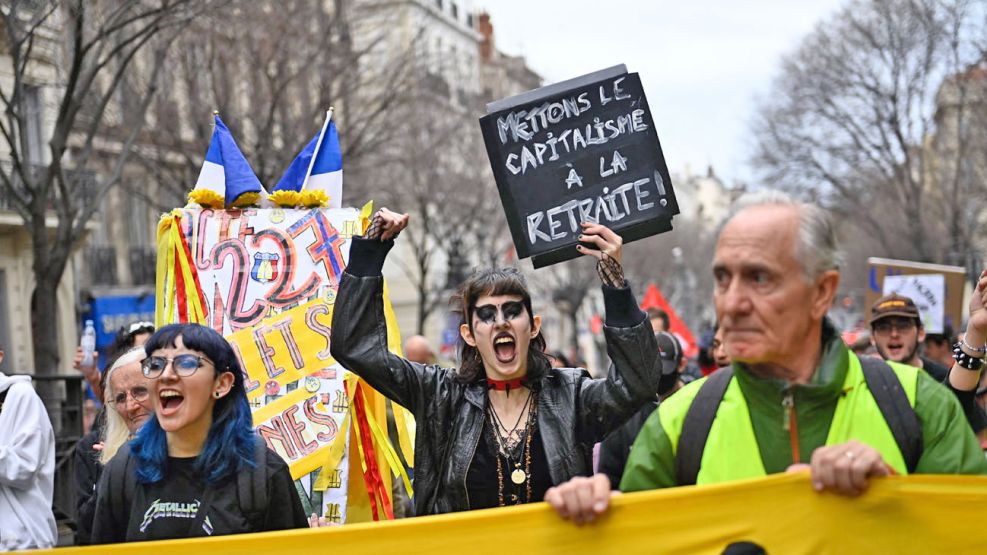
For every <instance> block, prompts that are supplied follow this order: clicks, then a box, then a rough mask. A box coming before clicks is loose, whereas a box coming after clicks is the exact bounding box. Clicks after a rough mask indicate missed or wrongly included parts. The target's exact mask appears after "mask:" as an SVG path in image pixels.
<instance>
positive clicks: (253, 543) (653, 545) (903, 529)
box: [36, 474, 987, 555]
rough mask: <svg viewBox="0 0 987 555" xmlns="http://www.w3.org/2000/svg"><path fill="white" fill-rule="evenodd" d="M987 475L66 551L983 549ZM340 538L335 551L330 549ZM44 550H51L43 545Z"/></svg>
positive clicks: (770, 485)
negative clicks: (596, 510) (587, 515)
mask: <svg viewBox="0 0 987 555" xmlns="http://www.w3.org/2000/svg"><path fill="white" fill-rule="evenodd" d="M985 501H987V477H966V476H907V477H892V478H886V479H881V480H875V481H874V483H873V485H872V487H871V489H870V491H868V492H867V493H866V494H864V495H863V496H861V497H859V498H856V499H850V498H847V497H841V496H838V495H834V494H829V493H823V494H818V493H815V492H814V491H813V490H812V488H811V486H810V484H809V479H808V475H807V474H779V475H774V476H770V477H767V478H762V479H759V480H748V481H743V482H734V483H730V484H720V485H712V486H699V487H688V488H674V489H667V490H658V491H651V492H641V493H633V494H626V495H621V496H618V497H617V498H615V499H614V502H613V507H612V509H611V511H610V513H609V514H608V515H607V516H606V517H605V518H603V519H601V520H600V521H599V522H597V523H594V524H592V525H587V526H582V527H577V526H575V525H573V524H571V523H569V522H566V521H563V520H562V519H560V518H559V517H558V516H556V515H555V513H554V512H553V511H552V510H551V509H550V508H549V507H548V506H547V505H545V504H544V503H535V504H532V505H526V506H521V507H511V508H506V509H489V510H483V511H472V512H464V513H454V514H448V515H440V516H432V517H421V518H412V519H406V520H397V521H391V522H381V523H366V524H352V525H346V526H342V527H337V528H321V529H318V530H309V529H305V530H291V531H287V532H267V533H263V534H244V535H237V536H224V537H217V538H207V539H200V540H190V539H183V540H172V541H168V542H151V543H133V544H126V545H117V546H94V547H85V548H68V549H59V550H58V552H59V553H64V554H65V555H72V554H76V553H78V554H79V555H83V554H90V553H91V554H97V553H98V554H107V555H128V554H133V555H139V554H143V553H149V552H154V553H178V552H181V553H206V552H208V553H211V554H219V553H264V554H265V555H296V554H298V553H317V552H322V551H326V550H327V549H329V550H330V551H332V552H333V553H345V554H346V555H359V554H361V553H366V554H368V555H369V554H374V555H376V554H379V553H391V554H398V553H458V552H460V551H466V552H468V553H470V555H504V553H506V552H510V553H560V554H562V553H566V554H568V553H592V554H600V553H620V554H621V555H632V554H635V553H649V554H650V553H722V552H723V550H724V549H725V548H726V546H727V545H729V544H731V543H734V542H741V541H747V542H754V543H756V544H758V545H760V546H762V547H763V548H764V549H765V550H766V551H767V552H768V553H786V554H791V553H806V554H809V553H813V554H814V553H896V554H906V553H977V552H982V551H983V538H982V537H981V536H982V534H981V533H980V529H981V528H982V526H981V525H980V515H981V514H982V513H983V508H984V503H985ZM327 546H328V547H327ZM36 553H43V552H36Z"/></svg>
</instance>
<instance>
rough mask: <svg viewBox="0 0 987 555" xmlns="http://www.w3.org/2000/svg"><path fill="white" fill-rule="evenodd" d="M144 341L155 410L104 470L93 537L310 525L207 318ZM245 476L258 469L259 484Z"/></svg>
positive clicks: (228, 351)
mask: <svg viewBox="0 0 987 555" xmlns="http://www.w3.org/2000/svg"><path fill="white" fill-rule="evenodd" d="M144 348H145V350H146V351H147V353H148V357H147V358H146V359H145V360H144V362H143V372H144V376H145V377H147V378H148V379H149V380H150V382H151V387H150V390H151V400H152V403H153V406H154V416H152V417H151V419H150V420H148V422H147V424H145V425H144V427H143V428H141V431H140V432H139V433H138V434H137V437H136V438H135V439H134V440H133V441H132V442H130V444H129V448H126V447H125V448H123V449H121V452H120V453H118V454H117V456H116V457H114V458H113V460H112V461H110V464H109V465H107V467H106V469H105V470H104V472H103V476H102V478H101V479H100V483H99V491H98V500H97V503H96V516H95V522H94V526H93V538H92V539H93V543H113V542H123V541H143V540H162V539H171V538H187V537H199V536H217V535H224V534H238V533H244V532H262V531H268V530H282V529H287V528H304V527H306V526H308V522H307V520H306V516H305V514H304V512H303V510H302V506H301V501H300V500H299V498H298V494H297V493H296V491H295V486H294V483H293V481H292V479H291V475H290V473H289V472H288V467H287V465H286V464H285V463H284V461H283V460H281V458H280V457H279V456H278V455H277V454H276V453H274V452H273V451H271V450H270V449H267V448H266V447H263V446H262V445H261V444H259V443H258V442H259V441H260V439H259V438H258V437H257V436H256V435H255V434H254V430H253V426H252V421H251V414H250V407H249V405H248V403H247V395H246V390H245V388H244V378H243V371H242V369H241V368H240V364H239V362H238V361H237V358H236V356H235V354H234V352H233V348H232V347H231V346H230V344H229V343H227V341H226V340H225V339H224V338H223V337H222V336H221V335H220V334H219V333H217V332H216V331H214V330H212V329H211V328H207V327H205V326H200V325H197V324H174V325H170V326H165V327H163V328H161V329H160V330H158V331H157V332H155V334H154V335H152V336H151V338H150V339H149V340H148V342H147V344H146V345H145V346H144ZM244 476H247V477H249V476H259V477H262V478H263V480H262V481H261V482H260V483H261V484H263V486H262V487H263V488H264V489H263V490H262V491H260V492H259V493H256V492H252V491H251V490H250V488H249V487H246V488H245V487H244V486H243V484H245V483H246V484H248V485H249V484H250V480H249V479H247V480H244ZM245 492H246V493H250V494H251V495H249V497H250V498H251V499H248V500H245V499H243V498H244V497H245V496H246V495H245ZM258 500H262V501H260V502H258ZM258 503H259V505H258Z"/></svg>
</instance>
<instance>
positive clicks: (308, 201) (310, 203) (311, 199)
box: [301, 189, 329, 208]
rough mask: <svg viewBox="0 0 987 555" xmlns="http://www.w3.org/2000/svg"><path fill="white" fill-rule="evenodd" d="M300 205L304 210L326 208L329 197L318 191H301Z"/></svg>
mask: <svg viewBox="0 0 987 555" xmlns="http://www.w3.org/2000/svg"><path fill="white" fill-rule="evenodd" d="M301 205H302V206H304V207H305V208H322V207H324V206H328V205H329V195H328V194H326V192H325V191H323V190H320V189H316V190H312V191H302V200H301Z"/></svg>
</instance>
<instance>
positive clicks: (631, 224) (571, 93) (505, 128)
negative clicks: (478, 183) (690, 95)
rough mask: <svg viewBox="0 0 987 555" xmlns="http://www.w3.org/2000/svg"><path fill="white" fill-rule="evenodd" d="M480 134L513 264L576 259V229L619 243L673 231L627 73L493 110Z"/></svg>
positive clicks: (666, 194)
mask: <svg viewBox="0 0 987 555" xmlns="http://www.w3.org/2000/svg"><path fill="white" fill-rule="evenodd" d="M480 128H481V130H482V132H483V139H484V142H485V144H486V148H487V155H488V157H489V159H490V164H491V166H492V168H493V174H494V178H495V179H496V181H497V188H498V190H499V192H500V198H501V202H502V203H503V206H504V213H505V215H506V216H507V223H508V226H509V228H510V230H511V236H512V238H513V240H514V246H515V249H516V250H517V254H518V257H519V258H527V257H531V258H532V263H533V264H534V266H535V268H540V267H542V266H547V265H549V264H554V263H556V262H561V261H564V260H568V259H571V258H575V257H577V256H579V253H578V251H577V250H576V248H575V247H576V245H577V243H578V241H577V237H578V235H579V234H580V233H581V231H580V227H579V223H580V222H584V221H590V222H599V223H602V224H604V225H606V226H608V227H610V228H611V229H612V230H614V231H615V232H617V233H619V234H620V235H621V236H622V237H623V239H624V241H625V242H629V241H633V240H636V239H641V238H643V237H647V236H649V235H654V234H657V233H662V232H665V231H669V230H671V229H672V224H671V222H672V217H673V216H674V215H675V214H678V213H679V209H678V204H677V203H676V201H675V192H674V191H673V189H672V182H671V179H670V178H669V175H668V168H667V166H666V165H665V158H664V155H663V154H662V151H661V145H660V144H659V142H658V133H657V131H656V130H655V124H654V121H652V119H651V111H650V109H649V108H648V101H647V98H645V96H644V89H643V87H642V85H641V80H640V78H639V76H638V74H636V73H627V69H626V67H624V66H623V65H620V66H615V67H612V68H609V69H605V70H601V71H598V72H595V73H591V74H588V75H584V76H582V77H577V78H575V79H570V80H568V81H564V82H561V83H556V84H553V85H549V86H547V87H542V88H540V89H536V90H533V91H529V92H526V93H523V94H520V95H517V96H512V97H510V98H506V99H503V100H499V101H497V102H493V103H490V104H488V105H487V115H486V116H484V117H482V118H480ZM587 246H591V245H587Z"/></svg>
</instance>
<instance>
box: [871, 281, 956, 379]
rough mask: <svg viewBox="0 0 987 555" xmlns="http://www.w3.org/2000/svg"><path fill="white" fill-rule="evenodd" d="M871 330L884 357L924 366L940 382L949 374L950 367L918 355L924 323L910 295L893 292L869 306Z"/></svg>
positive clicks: (915, 365)
mask: <svg viewBox="0 0 987 555" xmlns="http://www.w3.org/2000/svg"><path fill="white" fill-rule="evenodd" d="M870 331H871V335H870V340H871V343H872V344H873V345H874V347H875V348H876V349H877V352H878V353H880V355H881V358H883V359H884V360H890V361H894V362H900V363H902V364H908V365H909V366H914V367H916V368H922V369H923V370H925V371H926V372H928V373H929V374H930V375H931V376H932V377H933V378H935V379H936V381H938V382H942V381H944V380H945V379H946V376H947V375H949V368H946V367H945V366H943V365H941V364H937V363H935V362H933V361H931V360H928V359H925V358H924V357H921V356H919V354H918V350H919V345H920V344H921V343H922V341H924V340H925V326H923V325H922V315H921V314H920V313H919V310H918V307H917V306H916V305H915V302H914V301H912V299H911V298H910V297H905V296H904V295H899V294H897V293H891V294H890V295H887V296H885V297H881V298H880V299H878V300H877V302H875V303H874V305H873V306H872V307H871V310H870Z"/></svg>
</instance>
